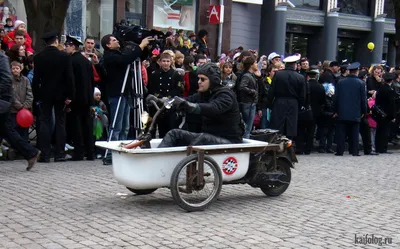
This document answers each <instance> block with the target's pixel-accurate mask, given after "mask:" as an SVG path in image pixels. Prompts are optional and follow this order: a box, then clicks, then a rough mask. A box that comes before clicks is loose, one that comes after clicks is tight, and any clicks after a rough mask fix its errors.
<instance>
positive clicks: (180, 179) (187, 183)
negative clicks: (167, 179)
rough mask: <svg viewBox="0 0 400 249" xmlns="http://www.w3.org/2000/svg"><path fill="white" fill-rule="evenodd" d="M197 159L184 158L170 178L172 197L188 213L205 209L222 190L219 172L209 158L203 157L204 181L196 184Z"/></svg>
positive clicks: (216, 165) (195, 156)
mask: <svg viewBox="0 0 400 249" xmlns="http://www.w3.org/2000/svg"><path fill="white" fill-rule="evenodd" d="M197 159H198V157H197V155H194V154H193V155H190V156H188V157H186V158H184V159H183V160H182V161H180V162H179V163H178V165H177V166H176V167H175V169H174V171H173V173H172V176H171V194H172V197H173V198H174V200H175V202H176V203H177V204H178V205H179V206H180V207H181V208H183V209H185V210H187V211H189V212H192V211H201V210H204V209H206V208H207V207H208V206H209V205H210V204H211V203H212V202H213V201H215V200H216V199H217V197H218V196H219V193H220V192H221V188H222V174H221V170H220V168H219V166H218V164H217V163H216V162H215V161H214V159H212V158H211V157H209V156H204V171H203V176H204V180H203V181H202V182H200V184H198V183H197V177H198V173H199V172H198V162H197ZM188 175H189V176H190V177H187V176H188Z"/></svg>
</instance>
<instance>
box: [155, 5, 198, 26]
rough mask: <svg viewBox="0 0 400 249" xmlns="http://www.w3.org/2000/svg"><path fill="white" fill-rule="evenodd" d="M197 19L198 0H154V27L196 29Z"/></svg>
mask: <svg viewBox="0 0 400 249" xmlns="http://www.w3.org/2000/svg"><path fill="white" fill-rule="evenodd" d="M195 21H196V0H154V13H153V26H154V28H158V29H168V28H172V29H175V30H177V29H183V30H194V27H195Z"/></svg>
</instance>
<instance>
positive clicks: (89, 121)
mask: <svg viewBox="0 0 400 249" xmlns="http://www.w3.org/2000/svg"><path fill="white" fill-rule="evenodd" d="M80 45H83V44H82V43H81V42H80V41H78V40H77V39H75V38H73V37H70V36H67V41H66V42H65V50H66V52H67V53H68V54H70V55H71V57H72V68H73V72H74V81H75V90H76V93H75V98H74V100H73V101H72V103H71V115H72V119H73V126H74V134H73V135H72V137H73V142H74V155H73V157H72V160H74V161H80V160H83V152H85V154H86V159H87V160H94V157H93V149H94V137H93V116H92V115H93V114H92V112H91V106H92V105H93V92H94V86H93V83H94V82H93V81H94V77H93V67H92V63H91V62H90V61H89V60H88V59H87V58H86V57H85V56H84V55H82V53H81V52H80V50H79V46H80Z"/></svg>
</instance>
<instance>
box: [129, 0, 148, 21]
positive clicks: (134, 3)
mask: <svg viewBox="0 0 400 249" xmlns="http://www.w3.org/2000/svg"><path fill="white" fill-rule="evenodd" d="M144 2H145V1H143V0H125V19H126V22H127V24H129V25H144V15H143V3H144Z"/></svg>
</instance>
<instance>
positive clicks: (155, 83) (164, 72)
mask: <svg viewBox="0 0 400 249" xmlns="http://www.w3.org/2000/svg"><path fill="white" fill-rule="evenodd" d="M171 60H172V58H171V56H170V55H169V54H166V53H163V54H161V56H160V64H161V68H160V69H157V70H155V71H153V73H152V74H151V76H150V77H149V83H148V85H147V88H148V93H149V94H152V95H154V96H156V97H157V98H160V99H161V98H168V99H171V98H173V97H175V96H178V97H182V96H183V90H184V83H183V79H182V76H181V75H180V74H179V73H178V72H177V71H175V70H174V69H173V68H172V67H171ZM157 126H158V132H159V136H160V138H163V137H164V136H165V134H167V132H168V131H170V130H172V129H175V128H177V127H178V120H177V115H176V114H175V113H174V112H166V113H165V114H164V116H162V117H159V118H158V119H157Z"/></svg>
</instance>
